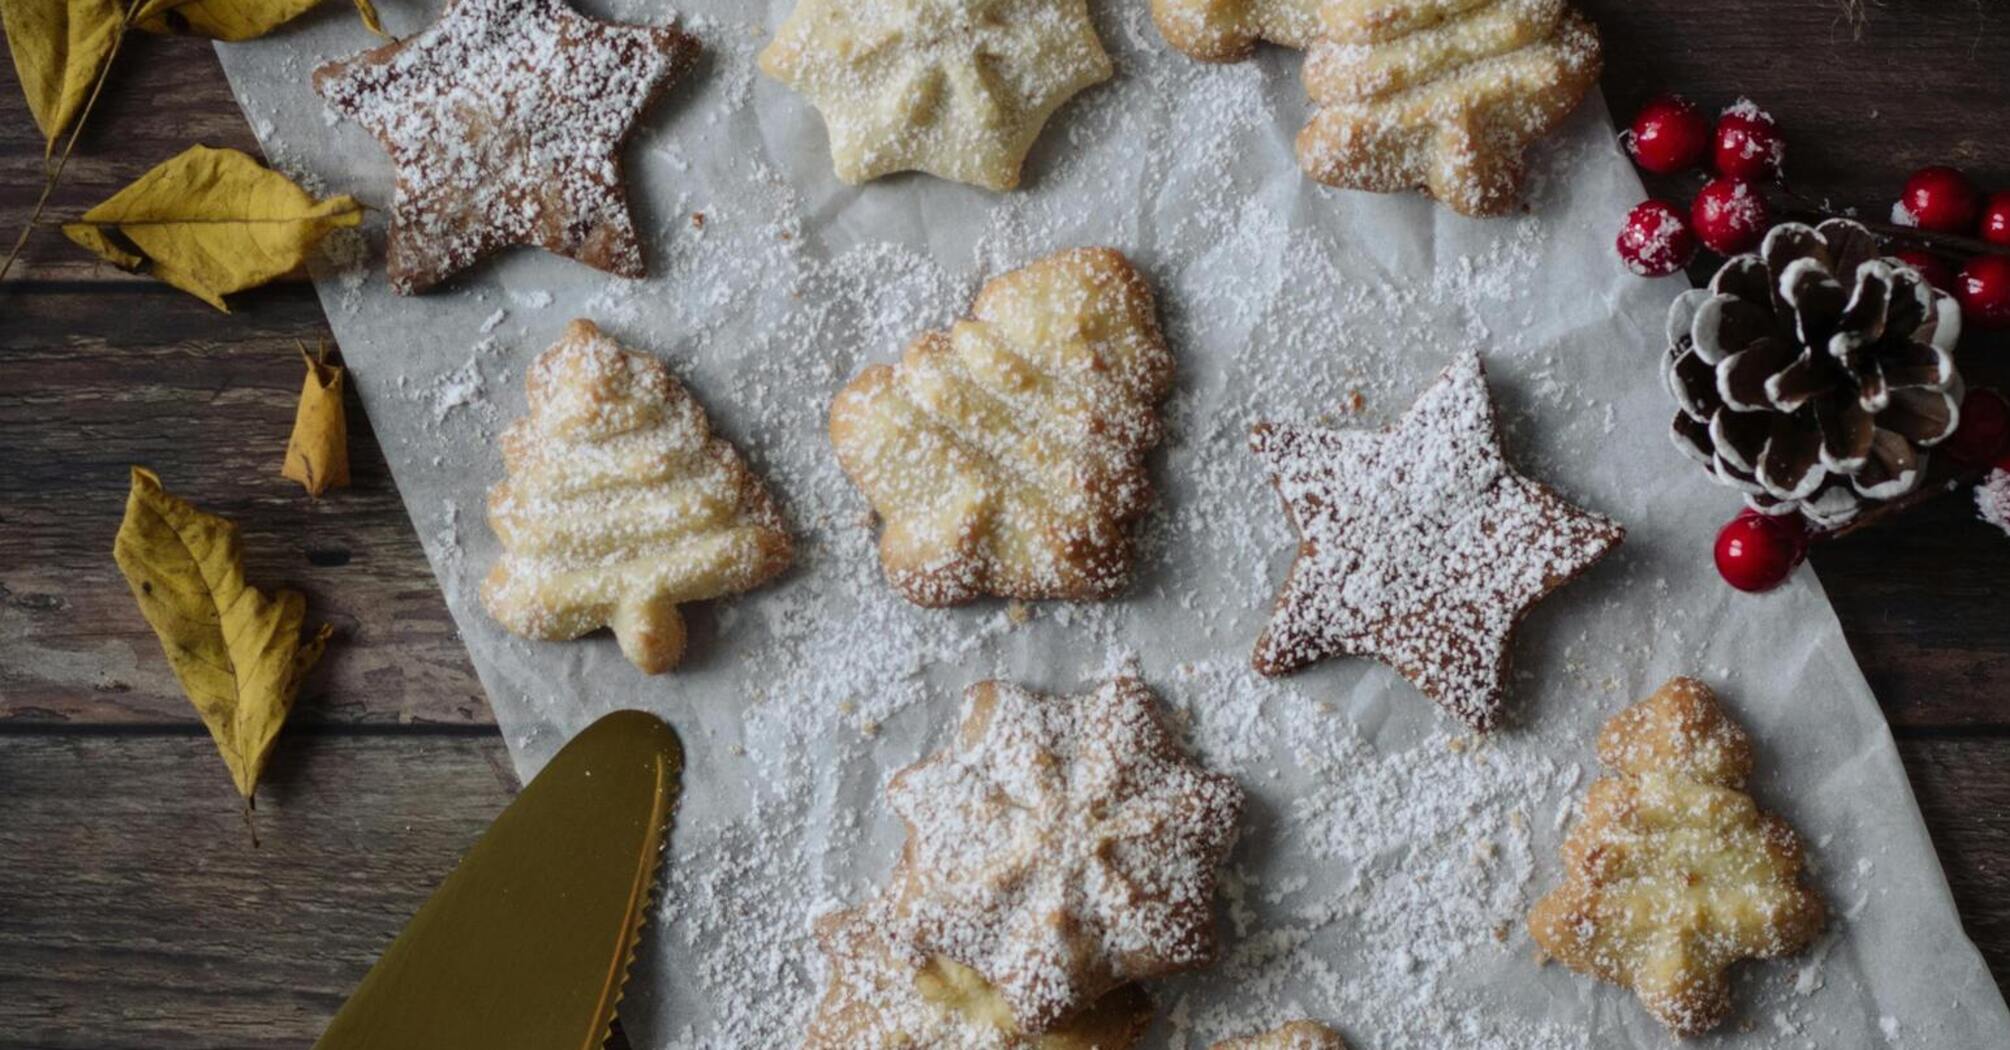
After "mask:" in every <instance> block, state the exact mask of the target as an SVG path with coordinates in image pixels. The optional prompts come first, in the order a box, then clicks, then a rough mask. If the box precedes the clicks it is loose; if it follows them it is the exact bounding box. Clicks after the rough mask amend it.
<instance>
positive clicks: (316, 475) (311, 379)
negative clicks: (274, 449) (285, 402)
mask: <svg viewBox="0 0 2010 1050" xmlns="http://www.w3.org/2000/svg"><path fill="white" fill-rule="evenodd" d="M300 356H301V358H302V359H304V360H305V361H306V362H307V379H306V382H304V383H303V384H302V385H301V387H300V407H299V408H297V409H295V410H294V413H293V436H292V437H291V438H289V439H288V440H287V442H286V465H285V466H283V467H281V468H280V471H279V473H280V474H281V475H282V476H283V477H287V478H291V479H292V480H294V481H297V482H299V483H300V484H301V487H303V488H305V489H306V490H307V494H308V495H310V496H316V497H318V496H320V495H321V494H322V493H323V492H326V491H328V490H329V489H331V488H346V487H347V486H348V484H349V421H348V419H347V417H345V416H344V415H343V410H342V366H341V365H336V364H330V363H329V362H328V358H327V355H325V354H324V355H322V356H321V357H318V358H317V357H313V356H311V355H309V354H308V353H307V351H306V349H305V348H302V349H301V351H300Z"/></svg>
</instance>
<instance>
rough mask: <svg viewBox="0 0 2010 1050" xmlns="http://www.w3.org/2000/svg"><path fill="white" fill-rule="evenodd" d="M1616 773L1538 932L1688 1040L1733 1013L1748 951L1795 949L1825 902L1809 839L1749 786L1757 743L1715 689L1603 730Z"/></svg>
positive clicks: (1593, 797)
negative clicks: (1764, 808) (1811, 871)
mask: <svg viewBox="0 0 2010 1050" xmlns="http://www.w3.org/2000/svg"><path fill="white" fill-rule="evenodd" d="M1598 758H1599V761H1600V762H1602V763H1604V764H1605V766H1606V767H1607V768H1609V769H1610V770H1612V775H1610V776H1607V777H1605V778H1604V779H1601V780H1599V781H1598V782H1597V783H1595V784H1593V785H1592V786H1591V793H1590V795H1589V797H1588V798H1587V799H1586V800H1585V804H1584V815H1583V817H1582V818H1581V819H1580V820H1579V821H1578V823H1577V826H1576V827H1575V828H1573V829H1572V830H1571V833H1570V837H1569V839H1568V840H1567V841H1565V843H1564V846H1563V859H1564V868H1565V877H1564V884H1563V885H1562V886H1560V887H1558V888H1557V889H1556V890H1555V891H1553V892H1552V893H1550V894H1549V895H1548V896H1547V897H1544V898H1543V899H1542V900H1541V901H1539V902H1537V904H1536V906H1535V909H1534V910H1533V911H1531V912H1530V913H1529V919H1528V925H1529V932H1530V933H1531V934H1533V935H1534V937H1535V940H1536V943H1537V944H1540V945H1541V946H1542V948H1543V950H1544V951H1546V952H1548V953H1549V954H1550V956H1552V957H1553V958H1555V959H1557V960H1559V961H1560V962H1562V963H1563V964H1564V965H1566V966H1568V967H1570V968H1571V969H1573V970H1576V971H1578V972H1580V973H1587V974H1591V975H1592V976H1595V977H1598V978H1600V979H1601V980H1607V981H1612V982H1614V983H1616V984H1619V985H1622V986H1624V987H1627V988H1631V989H1632V990H1633V992H1634V993H1635V994H1636V995H1638V996H1639V997H1640V1002H1641V1005H1643V1006H1645V1007H1646V1008H1647V1010H1648V1012H1649V1013H1651V1014H1653V1015H1654V1016H1655V1017H1656V1018H1657V1019H1658V1020H1660V1021H1661V1023H1663V1024H1665V1025H1667V1026H1668V1028H1669V1029H1670V1030H1671V1031H1673V1032H1674V1033H1675V1034H1677V1035H1680V1036H1693V1035H1700V1034H1702V1033H1703V1032H1707V1031H1709V1030H1710V1029H1712V1028H1715V1027H1717V1025H1719V1024H1721V1023H1723V1021H1724V1019H1725V1017H1726V1016H1728V1015H1729V1014H1730V1011H1731V985H1730V980H1729V977H1728V975H1727V971H1728V969H1729V968H1730V966H1731V964H1732V963H1735V962H1737V961H1738V960H1740V959H1773V958H1779V957H1781V956H1786V955H1793V954H1795V953H1797V952H1799V951H1801V950H1802V949H1804V948H1806V947H1807V946H1808V945H1809V944H1811V943H1813V941H1814V939H1815V937H1816V936H1817V935H1818V934H1820V933H1821V931H1822V925H1823V923H1824V921H1825V918H1826V914H1827V913H1826V909H1824V908H1823V906H1822V901H1821V898H1820V897H1818V896H1816V895H1815V892H1814V891H1813V890H1811V889H1809V888H1808V886H1807V883H1806V881H1805V880H1804V878H1803V877H1802V873H1801V842H1800V839H1799V837H1798V836H1796V835H1795V834H1794V830H1793V829H1792V828H1791V827H1788V826H1787V823H1786V822H1785V821H1783V820H1781V819H1780V818H1779V817H1776V816H1773V815H1772V814H1770V813H1764V812H1761V811H1760V810H1759V808H1758V807H1757V806H1755V805H1754V804H1753V802H1752V799H1751V796H1749V795H1747V794H1745V791H1744V787H1745V781H1746V779H1747V778H1748V777H1750V776H1751V773H1752V745H1751V741H1750V739H1749V738H1747V737H1746V735H1745V731H1744V730H1743V729H1742V728H1740V727H1739V726H1738V724H1737V723H1736V722H1733V721H1732V720H1731V718H1730V716H1728V715H1727V714H1725V712H1724V709H1723V708H1722V707H1721V706H1719V705H1718V703H1717V698H1716V697H1715V696H1714V695H1712V694H1711V692H1710V690H1709V687H1707V686H1705V685H1704V684H1703V683H1701V682H1698V681H1696V680H1695V679H1693V678H1676V679H1673V680H1671V681H1669V682H1668V683H1667V684H1666V685H1663V686H1662V687H1661V688H1660V690H1659V691H1657V692H1656V693H1655V694H1654V695H1653V696H1651V697H1648V698H1647V699H1646V700H1644V701H1642V702H1640V703H1638V704H1635V705H1634V706H1632V707H1629V708H1627V709H1626V710H1624V711H1621V712H1620V713H1619V714H1618V715H1616V716H1614V717H1613V719H1612V720H1611V721H1610V722H1607V723H1606V725H1605V730H1604V731H1603V732H1602V733H1600V734H1599V737H1598Z"/></svg>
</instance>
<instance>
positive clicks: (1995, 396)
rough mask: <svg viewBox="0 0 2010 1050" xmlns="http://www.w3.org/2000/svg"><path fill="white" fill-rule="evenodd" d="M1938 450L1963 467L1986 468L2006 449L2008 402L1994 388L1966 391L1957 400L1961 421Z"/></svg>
mask: <svg viewBox="0 0 2010 1050" xmlns="http://www.w3.org/2000/svg"><path fill="white" fill-rule="evenodd" d="M1940 451H1941V452H1942V453H1944V454H1945V455H1946V456H1947V458H1948V459H1951V460H1953V461H1954V462H1955V463H1958V464H1960V465H1961V466H1964V467H1986V466H1988V465H1989V464H1990V463H1992V462H1994V461H1995V460H1996V457H1998V456H2000V455H2003V454H2004V453H2005V452H2010V402H2005V401H2004V400H2003V395H2001V394H1999V393H1997V392H1996V391H1994V390H1988V389H1979V390H1970V391H1969V392H1968V396H1967V397H1965V398H1962V399H1961V422H1960V424H1959V425H1957V426H1956V427H1955V428H1954V433H1953V434H1952V435H1950V436H1949V437H1948V439H1947V440H1946V441H1944V442H1942V443H1941V445H1940Z"/></svg>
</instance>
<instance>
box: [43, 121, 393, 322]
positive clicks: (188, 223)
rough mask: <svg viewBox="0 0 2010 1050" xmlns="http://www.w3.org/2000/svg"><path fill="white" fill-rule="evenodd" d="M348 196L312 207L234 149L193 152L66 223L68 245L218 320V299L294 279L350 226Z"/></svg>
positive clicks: (359, 209)
mask: <svg viewBox="0 0 2010 1050" xmlns="http://www.w3.org/2000/svg"><path fill="white" fill-rule="evenodd" d="M362 218H363V206H362V205H360V204H358V203H356V200H355V198H353V197H349V196H347V195H344V196H340V197H330V198H329V199H327V200H324V201H316V200H315V199H314V198H313V197H312V196H310V195H309V194H308V193H307V191H306V190H303V189H301V188H300V187H298V186H296V185H294V184H293V183H292V182H291V181H290V180H288V179H287V178H286V176H284V175H281V174H279V173H278V172H276V171H273V170H272V169H270V168H267V167H266V166H264V165H263V164H260V163H259V162H258V161H256V160H253V159H252V158H251V157H249V156H247V155H245V154H243V153H240V152H238V151H237V150H234V149H211V148H210V147H208V146H194V147H191V148H190V149H188V150H187V151H185V152H183V153H181V154H180V155H178V156H176V157H174V158H172V159H170V160H167V161H165V162H163V163H162V164H160V165H159V166H158V167H156V168H154V169H153V170H152V171H149V172H147V173H146V174H145V175H142V176H140V177H139V180H138V181H136V182H134V183H133V184H132V185H130V186H127V187H126V188H125V189H122V190H120V191H119V192H118V193H116V194H114V195H113V196H112V197H111V199H110V200H107V201H105V202H104V203H103V204H100V205H98V206H97V207H95V208H92V209H91V210H90V211H87V212H85V213H84V217H83V220H82V221H80V222H74V223H65V224H64V225H63V233H64V234H65V235H67V236H68V237H69V238H70V240H72V241H75V242H76V243H77V244H79V245H81V246H83V247H85V248H88V249H90V250H91V251H92V252H95V253H97V255H98V256H99V257H100V258H103V259H105V260H106V261H107V262H110V263H112V264H113V265H115V266H118V267H120V268H122V269H127V270H133V271H136V272H146V273H150V274H152V275H153V276H155V277H158V278H160V279H161V280H163V281H166V282H167V283H169V284H171V285H174V286H175V287H176V288H180V289H181V290H182V291H185V292H187V293H189V294H190V295H193V296H196V297H197V298H200V299H201V300H203V301H204V302H206V303H208V304H210V305H211V306H214V307H216V308H217V309H219V310H222V311H224V312H225V313H229V312H230V308H229V307H227V306H225V305H224V302H223V297H224V296H225V295H227V294H229V293H231V292H235V291H241V290H243V289H245V288H251V287H254V286H256V285H261V284H264V283H265V282H267V281H270V280H272V279H273V278H275V277H283V276H286V275H287V274H290V273H293V272H294V271H296V270H299V269H300V268H301V266H302V265H303V264H304V263H305V262H306V261H307V254H308V252H310V251H311V250H312V249H313V248H314V245H315V244H317V243H319V242H320V240H321V238H322V237H324V236H326V235H327V234H328V233H329V231H331V230H334V229H337V228H339V227H344V226H354V225H356V224H357V223H358V222H361V221H362Z"/></svg>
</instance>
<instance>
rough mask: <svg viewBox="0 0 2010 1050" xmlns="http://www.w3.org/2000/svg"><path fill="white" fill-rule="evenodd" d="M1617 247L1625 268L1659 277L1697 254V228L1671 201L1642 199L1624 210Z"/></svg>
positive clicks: (1673, 270) (1679, 267)
mask: <svg viewBox="0 0 2010 1050" xmlns="http://www.w3.org/2000/svg"><path fill="white" fill-rule="evenodd" d="M1618 248H1619V257H1620V258H1621V259H1623V260H1625V262H1626V268H1627V269H1629V270H1632V271H1633V272H1634V273H1637V274H1639V275H1640V276H1642V277H1661V276H1664V275H1666V274H1671V273H1674V272H1675V271H1677V270H1679V269H1681V268H1682V267H1684V266H1687V265H1689V260H1691V259H1694V258H1695V257H1696V231H1694V230H1691V229H1690V228H1689V220H1688V219H1687V218H1684V217H1683V215H1682V213H1681V212H1680V211H1678V210H1677V209H1676V208H1675V206H1674V205H1671V204H1668V203H1666V202H1664V201H1641V202H1640V203H1639V204H1637V205H1634V207H1633V210H1632V211H1630V212H1628V213H1627V214H1626V225H1625V226H1623V227H1621V228H1620V230H1619V243H1618Z"/></svg>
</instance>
